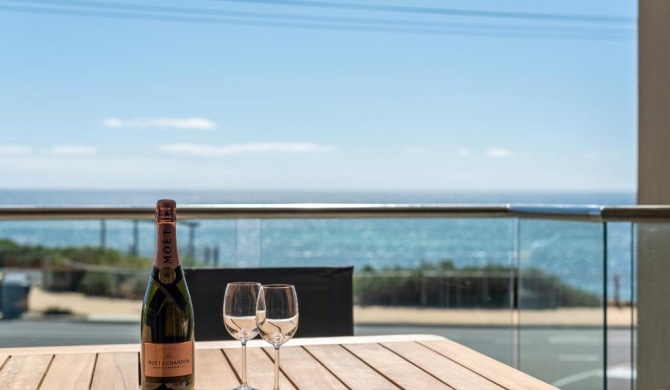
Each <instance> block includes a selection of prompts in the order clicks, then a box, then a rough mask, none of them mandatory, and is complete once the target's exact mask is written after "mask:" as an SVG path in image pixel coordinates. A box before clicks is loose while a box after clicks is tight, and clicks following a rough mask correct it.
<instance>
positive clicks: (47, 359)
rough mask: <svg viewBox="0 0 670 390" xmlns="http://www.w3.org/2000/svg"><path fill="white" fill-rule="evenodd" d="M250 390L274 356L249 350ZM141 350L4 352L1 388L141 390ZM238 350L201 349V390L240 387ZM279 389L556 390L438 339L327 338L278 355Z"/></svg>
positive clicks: (263, 384) (265, 384) (295, 343)
mask: <svg viewBox="0 0 670 390" xmlns="http://www.w3.org/2000/svg"><path fill="white" fill-rule="evenodd" d="M249 347H250V348H248V363H249V384H250V385H252V386H255V387H256V388H258V389H260V390H266V389H271V388H272V373H273V370H272V367H273V361H272V350H271V349H270V348H268V344H267V343H264V342H263V341H261V340H253V341H252V342H250V343H249ZM138 350H139V345H135V344H133V345H93V346H71V347H37V348H6V349H0V388H1V389H3V390H7V389H12V390H13V389H21V390H23V389H30V390H34V389H40V390H51V389H57V390H78V389H104V390H112V389H133V390H136V389H137V388H138V358H139V353H138ZM240 361H241V356H240V344H239V342H236V341H219V342H198V343H196V360H195V371H196V389H198V390H207V389H216V390H221V389H224V390H227V389H232V388H234V387H235V386H237V385H238V381H239V378H238V376H239V372H240ZM281 370H282V378H281V388H282V390H291V389H301V390H302V389H310V390H312V389H317V390H318V389H429V390H437V389H463V390H486V389H497V390H500V389H515V390H517V389H528V390H543V389H556V388H555V387H553V386H550V385H548V384H546V383H544V382H541V381H540V380H538V379H535V378H533V377H531V376H529V375H526V374H524V373H522V372H520V371H517V370H515V369H514V368H511V367H509V366H506V365H504V364H502V363H500V362H498V361H495V360H493V359H491V358H488V357H486V356H484V355H482V354H480V353H478V352H475V351H473V350H471V349H468V348H466V347H464V346H462V345H460V344H457V343H455V342H453V341H450V340H447V339H445V338H442V337H439V336H427V335H402V336H372V337H327V338H304V339H295V340H291V341H290V342H289V343H288V344H286V345H285V346H283V347H282V348H281Z"/></svg>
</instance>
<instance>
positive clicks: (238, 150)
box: [159, 142, 333, 156]
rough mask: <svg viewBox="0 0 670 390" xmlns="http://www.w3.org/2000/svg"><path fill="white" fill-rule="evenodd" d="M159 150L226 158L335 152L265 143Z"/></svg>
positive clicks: (164, 147) (307, 145) (312, 146)
mask: <svg viewBox="0 0 670 390" xmlns="http://www.w3.org/2000/svg"><path fill="white" fill-rule="evenodd" d="M159 150H160V151H163V152H167V153H172V154H181V155H194V156H225V155H231V154H243V153H271V152H274V153H309V152H311V153H323V152H331V151H332V150H333V148H332V147H330V146H321V145H317V144H313V143H304V142H303V143H291V142H265V143H254V144H231V145H222V146H215V145H206V144H188V143H179V144H165V145H161V146H159Z"/></svg>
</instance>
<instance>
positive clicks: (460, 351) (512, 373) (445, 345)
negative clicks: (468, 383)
mask: <svg viewBox="0 0 670 390" xmlns="http://www.w3.org/2000/svg"><path fill="white" fill-rule="evenodd" d="M421 344H423V345H425V346H427V347H429V348H430V349H432V350H434V351H435V352H437V353H439V354H441V355H443V356H446V357H448V358H449V359H451V360H453V361H455V362H457V363H459V364H460V365H462V366H465V367H467V368H469V369H470V370H472V371H474V372H476V373H478V374H480V375H483V376H485V377H487V378H491V380H493V381H495V382H496V383H497V384H499V385H500V386H502V387H504V388H506V389H510V390H557V389H556V387H554V386H551V385H549V384H547V383H545V382H542V381H541V380H539V379H537V378H534V377H532V376H530V375H528V374H525V373H523V372H521V371H519V370H516V369H514V368H512V367H510V366H507V365H505V364H503V363H500V362H499V361H497V360H494V359H491V358H490V357H488V356H485V355H483V354H481V353H479V352H476V351H473V350H471V349H469V348H467V347H465V346H463V345H461V344H458V343H456V342H454V341H451V340H447V339H444V340H438V341H422V342H421Z"/></svg>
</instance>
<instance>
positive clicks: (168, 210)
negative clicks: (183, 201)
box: [156, 199, 177, 223]
mask: <svg viewBox="0 0 670 390" xmlns="http://www.w3.org/2000/svg"><path fill="white" fill-rule="evenodd" d="M165 222H168V223H176V222H177V202H175V201H174V200H172V199H161V200H159V201H158V202H156V223H165Z"/></svg>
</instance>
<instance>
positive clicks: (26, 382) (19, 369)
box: [0, 355, 53, 390]
mask: <svg viewBox="0 0 670 390" xmlns="http://www.w3.org/2000/svg"><path fill="white" fill-rule="evenodd" d="M52 358H53V355H26V356H12V357H10V358H9V360H8V361H7V362H6V363H5V365H4V367H2V371H0V389H3V390H35V389H37V387H38V386H39V384H40V382H41V381H42V378H43V377H44V374H45V373H46V371H47V369H48V368H49V364H50V363H51V359H52Z"/></svg>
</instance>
